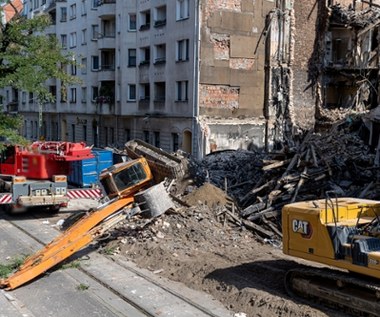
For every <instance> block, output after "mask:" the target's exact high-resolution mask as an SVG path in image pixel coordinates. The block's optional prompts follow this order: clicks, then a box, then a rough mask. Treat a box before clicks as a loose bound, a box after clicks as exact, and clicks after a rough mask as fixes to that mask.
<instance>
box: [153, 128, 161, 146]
mask: <svg viewBox="0 0 380 317" xmlns="http://www.w3.org/2000/svg"><path fill="white" fill-rule="evenodd" d="M153 145H154V146H155V147H157V148H159V147H160V132H158V131H154V132H153Z"/></svg>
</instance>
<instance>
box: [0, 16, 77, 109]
mask: <svg viewBox="0 0 380 317" xmlns="http://www.w3.org/2000/svg"><path fill="white" fill-rule="evenodd" d="M50 24H51V21H50V17H49V15H47V14H42V15H38V16H36V17H34V18H33V19H26V18H25V17H22V16H18V15H16V16H15V17H14V18H13V19H12V20H11V21H10V22H9V23H7V24H5V25H3V27H2V30H1V33H0V87H7V86H11V87H14V88H17V89H22V90H26V91H29V92H33V93H34V94H35V95H36V96H37V98H38V99H39V101H40V102H45V101H53V100H54V98H53V95H52V94H51V93H50V92H49V90H48V87H47V86H46V85H45V82H46V80H48V79H50V78H56V79H58V80H60V81H61V82H62V84H63V85H66V84H70V83H75V82H78V80H77V79H76V77H74V76H71V75H69V74H67V73H66V71H65V70H64V69H63V67H62V66H64V65H69V64H74V63H76V62H75V60H74V58H73V56H72V55H71V54H69V53H68V54H66V55H63V54H62V53H61V47H60V45H59V43H58V40H57V39H56V37H54V36H49V35H46V34H43V33H41V32H42V31H43V30H44V29H45V28H46V27H48V26H49V25H50Z"/></svg>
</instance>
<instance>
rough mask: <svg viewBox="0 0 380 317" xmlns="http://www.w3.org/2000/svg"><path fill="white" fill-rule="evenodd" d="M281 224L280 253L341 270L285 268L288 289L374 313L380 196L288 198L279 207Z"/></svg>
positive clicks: (378, 296)
mask: <svg viewBox="0 0 380 317" xmlns="http://www.w3.org/2000/svg"><path fill="white" fill-rule="evenodd" d="M282 228H283V252H284V253H285V254H289V255H292V256H295V257H298V258H303V259H306V260H310V261H313V262H318V263H322V264H326V265H329V266H333V267H335V268H339V269H343V270H345V271H343V270H328V269H311V268H308V269H294V270H291V271H289V272H288V274H287V276H286V279H285V281H286V285H285V286H286V288H287V290H288V292H289V293H290V294H291V295H298V296H302V297H306V298H308V299H315V300H317V301H318V302H325V303H327V304H329V305H333V306H336V307H339V308H344V309H345V310H346V311H348V312H351V313H355V314H358V313H359V314H364V315H365V316H378V315H379V312H380V304H379V302H380V301H379V300H380V284H378V282H379V281H377V280H376V279H380V202H378V201H372V200H365V199H355V198H334V199H326V200H316V201H306V202H297V203H292V204H289V205H286V206H284V208H283V210H282ZM347 271H349V272H351V274H347V273H344V272H347ZM352 273H357V274H352ZM358 274H360V275H361V276H360V277H357V275H358ZM374 278H375V280H374Z"/></svg>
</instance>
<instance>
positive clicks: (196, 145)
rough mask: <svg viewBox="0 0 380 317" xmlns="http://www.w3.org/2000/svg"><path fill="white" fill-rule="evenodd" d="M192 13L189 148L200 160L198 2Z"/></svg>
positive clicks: (201, 143)
mask: <svg viewBox="0 0 380 317" xmlns="http://www.w3.org/2000/svg"><path fill="white" fill-rule="evenodd" d="M194 6H195V8H194V11H195V15H194V17H195V21H194V22H195V23H194V37H195V38H194V46H193V56H194V67H193V70H194V71H193V114H192V131H193V137H192V140H191V144H192V145H191V148H192V151H193V154H195V156H196V157H197V158H200V157H201V155H202V153H203V151H201V150H202V148H203V146H204V144H203V142H198V139H199V124H198V116H199V62H200V61H199V51H200V22H199V16H200V10H201V8H200V1H199V0H196V1H195V2H194Z"/></svg>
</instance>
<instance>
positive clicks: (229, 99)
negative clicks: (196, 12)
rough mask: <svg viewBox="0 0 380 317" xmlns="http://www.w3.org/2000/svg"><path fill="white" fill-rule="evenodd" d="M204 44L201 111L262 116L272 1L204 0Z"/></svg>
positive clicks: (210, 113) (202, 48)
mask: <svg viewBox="0 0 380 317" xmlns="http://www.w3.org/2000/svg"><path fill="white" fill-rule="evenodd" d="M201 3H202V13H201V21H200V23H201V48H200V93H199V106H200V111H199V113H200V115H207V116H209V117H212V116H215V117H228V118H241V117H252V118H254V117H256V116H262V115H263V111H264V89H263V87H264V86H265V81H264V79H265V71H264V61H265V56H264V54H265V39H263V37H260V34H261V32H262V31H263V30H264V29H265V16H266V13H264V12H262V10H263V8H264V7H265V10H268V12H269V11H270V10H271V9H273V7H275V3H276V2H275V1H268V0H203V1H202V2H201ZM231 87H232V88H231Z"/></svg>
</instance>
